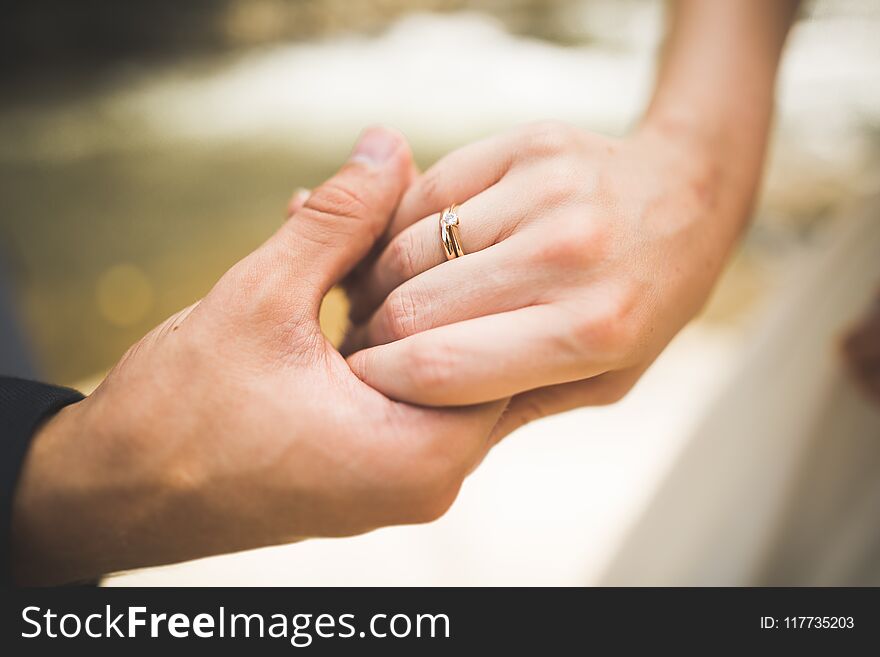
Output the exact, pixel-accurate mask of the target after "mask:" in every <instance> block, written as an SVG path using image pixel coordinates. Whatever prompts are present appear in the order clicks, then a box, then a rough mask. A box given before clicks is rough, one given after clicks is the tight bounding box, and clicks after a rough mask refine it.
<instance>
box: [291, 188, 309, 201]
mask: <svg viewBox="0 0 880 657" xmlns="http://www.w3.org/2000/svg"><path fill="white" fill-rule="evenodd" d="M311 195H312V190H311V189H306V188H305V187H300V188H299V189H297V190H296V192H294V194H293V202H294V203H297V204H303V203H305V202H306V201H308V200H309V196H311Z"/></svg>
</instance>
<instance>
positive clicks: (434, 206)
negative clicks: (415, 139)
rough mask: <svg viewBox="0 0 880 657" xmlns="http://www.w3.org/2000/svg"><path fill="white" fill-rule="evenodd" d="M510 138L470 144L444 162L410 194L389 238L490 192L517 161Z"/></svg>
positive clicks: (401, 208) (391, 226) (434, 167)
mask: <svg viewBox="0 0 880 657" xmlns="http://www.w3.org/2000/svg"><path fill="white" fill-rule="evenodd" d="M513 144H514V140H513V139H512V137H511V136H510V135H499V136H494V137H489V138H487V139H483V140H481V141H477V142H474V143H472V144H468V145H467V146H464V147H463V148H459V149H458V150H456V151H453V152H452V153H450V154H449V155H446V156H445V157H443V158H441V159H440V160H439V161H438V162H437V163H436V164H434V166H432V167H431V168H430V169H428V171H426V172H425V173H424V174H423V175H422V176H421V177H419V178H418V179H416V180H415V181H414V182H413V184H412V185H411V186H410V188H409V189H408V190H407V191H406V194H404V196H403V198H402V199H401V202H400V207H398V208H397V211H396V212H395V213H394V217H393V218H392V219H391V224H390V225H389V227H388V234H387V238H388V239H390V238H392V237H394V236H395V235H397V234H398V233H400V232H401V231H402V230H403V229H404V228H406V227H407V226H409V225H411V224H413V223H415V222H416V221H418V220H420V219H422V218H423V217H427V216H428V215H431V214H434V213H436V212H440V211H441V210H442V209H443V208H445V207H447V206H450V205H452V204H453V203H459V204H463V203H464V201H466V200H468V199H469V198H471V197H473V196H476V195H477V194H479V193H480V192H482V191H483V190H484V189H488V188H489V187H491V186H492V185H494V184H495V183H497V182H498V181H499V180H501V179H502V178H503V177H504V174H505V173H506V172H507V171H508V169H509V168H510V165H511V163H512V162H513V157H514V153H515V151H514V148H513Z"/></svg>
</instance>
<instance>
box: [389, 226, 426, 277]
mask: <svg viewBox="0 0 880 657" xmlns="http://www.w3.org/2000/svg"><path fill="white" fill-rule="evenodd" d="M418 246H419V244H418V241H417V240H416V236H415V234H414V232H413V231H412V230H404V231H403V232H402V233H400V234H399V235H397V236H396V237H395V238H394V239H393V240H391V243H390V244H389V245H388V249H389V252H388V266H389V269H390V270H391V273H392V274H393V275H394V276H395V277H396V280H398V281H406V280H409V279H410V278H412V277H413V276H415V275H416V274H418V273H419V272H418V271H417V270H416V263H415V256H414V253H415V249H417V248H418Z"/></svg>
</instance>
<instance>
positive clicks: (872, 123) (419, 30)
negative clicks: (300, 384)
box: [0, 0, 880, 585]
mask: <svg viewBox="0 0 880 657" xmlns="http://www.w3.org/2000/svg"><path fill="white" fill-rule="evenodd" d="M665 11H666V5H665V4H664V3H663V2H659V1H654V0H623V1H619V0H618V1H612V0H510V1H506V2H505V1H500V0H406V1H404V0H287V1H285V0H213V1H210V2H209V1H207V0H188V1H186V2H177V1H175V2H172V1H170V0H151V1H149V2H147V1H146V0H127V1H126V2H124V3H119V2H113V1H111V0H80V2H77V3H69V2H65V1H64V0H32V1H30V2H18V3H14V4H12V5H11V6H10V7H8V8H5V9H4V20H3V21H2V23H0V54H2V57H0V76H2V90H3V91H2V99H0V366H2V370H0V373H3V374H18V375H22V376H36V377H42V378H44V379H46V380H52V381H54V382H58V383H64V384H68V385H76V386H79V387H80V388H82V389H89V388H90V387H92V386H94V385H95V384H96V383H97V382H98V381H100V378H101V377H102V375H103V374H104V373H105V372H106V370H107V369H108V368H109V367H110V366H112V365H113V363H114V362H115V361H116V360H117V359H118V358H119V357H120V356H121V354H122V353H123V352H124V351H125V349H126V348H127V347H128V346H129V345H130V344H131V343H133V342H134V341H136V340H137V339H138V338H139V337H140V336H142V335H143V334H144V333H145V332H147V331H148V330H149V329H150V328H152V327H153V326H154V325H155V324H157V323H158V322H160V321H161V320H163V319H164V318H166V317H167V316H168V315H170V314H172V313H173V312H175V311H176V310H178V309H180V308H182V307H184V306H186V305H188V304H190V303H192V302H193V300H195V299H197V298H198V297H199V296H201V295H202V294H204V293H205V292H206V291H207V290H208V289H209V288H210V286H211V285H212V283H213V282H214V281H215V280H216V279H217V278H218V277H219V276H220V274H222V272H223V271H225V269H226V268H228V267H229V266H230V265H231V264H232V263H234V262H235V261H236V260H238V259H240V258H241V257H242V256H244V255H245V254H247V253H248V252H249V251H250V250H252V249H253V248H254V247H255V246H257V245H258V244H259V243H260V242H261V241H262V240H264V239H265V238H266V237H267V236H268V235H269V234H270V233H271V232H272V231H274V230H275V228H276V227H277V226H278V225H279V223H280V222H281V221H282V220H283V218H284V208H285V205H286V201H287V199H288V198H289V196H290V194H291V193H292V192H293V191H294V190H295V189H296V188H297V187H312V186H314V185H316V184H318V183H319V182H320V181H322V180H323V179H325V178H326V177H327V176H328V175H330V174H331V173H332V172H333V171H334V169H335V168H336V167H337V166H338V165H339V163H340V162H341V161H343V159H344V158H345V157H346V156H347V153H348V150H349V149H350V147H351V145H352V144H353V142H354V140H355V138H356V136H357V134H358V133H359V132H360V130H361V129H362V128H363V127H364V126H366V125H369V124H371V123H384V124H388V125H392V126H395V127H397V128H399V129H401V130H402V131H403V132H404V133H405V134H406V135H407V136H408V138H409V139H410V141H411V143H412V146H413V149H414V152H415V154H416V157H417V159H418V161H419V162H420V164H421V165H422V166H423V167H426V166H428V165H430V164H431V163H432V162H433V161H434V160H436V159H437V158H438V157H439V156H441V155H442V154H444V153H446V152H448V151H449V150H451V149H454V148H456V147H457V146H460V145H462V144H465V143H467V142H468V141H471V140H473V139H475V138H479V137H482V136H485V135H488V134H491V133H495V132H498V131H501V130H504V129H506V128H508V127H512V126H515V125H517V124H520V123H523V122H526V121H531V120H537V119H560V120H564V121H567V122H570V123H573V124H576V125H578V126H581V127H583V128H585V129H589V130H594V131H598V132H604V133H608V134H617V135H619V134H624V133H625V132H626V131H627V129H628V128H629V127H630V126H631V125H632V124H633V122H634V121H636V120H637V119H638V117H639V114H640V112H641V110H642V109H643V107H644V104H645V102H646V100H647V98H648V97H649V94H650V91H651V84H652V80H653V73H654V66H655V60H656V55H657V50H658V47H659V45H660V43H661V40H662V37H663V29H664V15H665ZM878 34H880V5H878V3H876V2H872V1H871V0H839V1H836V2H831V1H822V0H816V1H813V2H807V3H805V4H804V6H803V9H802V11H801V16H800V20H799V21H798V23H797V25H796V27H795V28H794V30H793V32H792V35H791V37H790V40H789V46H788V50H787V53H786V55H785V59H784V63H783V67H782V73H781V77H780V81H779V98H778V113H777V124H776V128H775V132H774V136H773V140H772V144H771V148H770V154H769V157H768V164H767V176H766V179H765V185H764V189H763V193H762V196H761V199H760V203H759V205H758V208H757V210H756V221H755V223H754V225H753V226H752V228H751V230H750V232H749V233H748V235H747V236H746V238H745V240H744V242H743V244H742V246H741V248H740V249H739V251H738V253H737V255H736V256H735V258H734V260H733V262H732V264H731V266H730V267H729V268H728V271H727V273H726V274H725V276H724V279H723V280H722V282H721V284H720V285H719V287H718V289H717V291H716V293H715V295H714V298H713V300H712V302H711V304H710V305H709V307H708V309H707V310H706V311H705V313H704V314H703V315H702V316H701V317H700V318H699V319H698V321H696V322H695V323H694V324H693V325H691V326H690V327H688V328H687V329H686V330H685V331H684V332H683V333H682V334H681V335H680V336H679V337H678V338H677V339H676V340H675V341H674V343H673V344H672V346H671V347H670V349H669V350H668V351H667V352H666V353H665V354H664V355H663V356H662V357H661V359H660V360H659V361H658V362H657V364H656V365H655V366H654V367H653V368H652V369H651V370H650V371H649V373H648V375H646V377H645V378H644V379H643V381H642V382H640V383H639V385H638V386H637V388H636V389H635V390H634V391H633V393H632V394H631V395H629V396H628V397H627V398H626V399H625V400H624V401H623V402H622V403H620V404H618V405H616V406H614V407H610V408H601V409H582V410H579V411H575V412H572V413H568V414H565V415H563V416H559V417H556V418H551V419H548V420H546V421H543V422H539V423H537V424H536V425H534V426H531V427H527V428H526V429H524V430H522V431H520V432H518V433H517V434H516V435H515V436H513V437H512V438H511V439H509V440H508V441H506V442H505V443H504V444H503V445H501V446H500V447H499V448H498V449H497V450H495V452H494V453H493V454H492V455H491V456H490V458H489V459H488V460H487V462H486V464H485V465H484V467H483V468H482V469H481V470H480V471H479V472H478V473H477V474H476V475H474V476H473V477H472V478H471V479H470V480H469V481H468V482H467V483H466V485H465V488H464V490H463V491H462V495H461V498H460V499H459V501H458V502H457V503H456V505H455V506H454V508H453V510H452V511H451V512H450V514H449V515H448V516H447V517H445V518H443V519H441V520H440V521H438V522H436V523H433V524H431V525H429V526H426V527H413V528H397V529H388V530H382V531H379V532H375V533H373V534H370V535H369V536H365V537H361V538H357V539H352V540H345V541H312V542H309V543H305V544H300V545H296V546H289V547H282V548H273V549H270V550H261V551H256V552H253V553H247V554H242V555H234V556H231V557H220V558H214V559H207V560H203V561H200V562H195V563H191V564H184V565H180V566H175V567H172V568H164V569H154V570H150V571H143V572H140V573H134V574H129V575H125V576H117V577H115V578H111V580H110V583H111V584H153V583H155V584H187V583H202V584H207V583H216V584H238V583H241V584H256V585H260V584H273V583H277V584H292V585H298V584H591V583H615V584H630V583H632V584H655V583H656V584H704V583H721V584H749V583H756V584H761V583H788V584H802V583H803V584H808V583H822V584H839V583H847V584H866V583H873V584H878V583H880V522H878V517H877V514H876V509H877V508H880V483H877V482H880V477H877V476H876V475H877V472H878V471H880V470H878V469H880V418H878V413H877V411H876V409H875V408H872V407H871V406H870V404H869V403H868V402H867V401H866V400H865V398H864V397H862V396H860V395H859V394H858V392H857V391H855V389H854V387H853V386H852V384H851V382H850V381H849V379H848V377H847V376H846V372H845V371H844V368H843V367H842V364H841V359H840V357H839V349H838V348H837V345H838V344H839V341H840V338H841V336H842V335H843V334H844V333H845V331H846V330H847V329H848V327H849V326H851V325H853V324H854V323H856V322H857V321H858V318H859V317H860V316H861V315H863V314H864V313H865V312H866V309H867V307H868V304H869V300H870V298H871V295H872V294H873V291H874V290H875V289H876V287H877V284H878V283H880V231H878V225H880V216H878V214H880V200H878V192H880V148H878V146H880V77H878V75H877V71H878V70H880V41H878V39H877V35H878ZM344 303H345V302H344V299H343V298H342V296H341V295H334V296H333V297H331V298H330V299H329V302H328V303H327V304H326V307H325V313H324V317H323V319H324V320H325V322H324V323H325V328H326V330H327V332H328V333H329V334H331V335H332V336H339V335H341V334H342V332H343V331H344V325H343V317H344V313H345V308H344ZM844 482H845V483H844ZM854 482H855V483H854ZM807 508H812V512H811V513H807V512H806V511H805V509H807ZM808 517H809V518H810V519H809V520H807V518H808Z"/></svg>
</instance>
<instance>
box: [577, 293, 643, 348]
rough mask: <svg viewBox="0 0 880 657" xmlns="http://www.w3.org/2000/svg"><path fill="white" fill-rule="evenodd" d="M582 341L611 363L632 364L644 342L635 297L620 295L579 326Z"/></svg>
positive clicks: (580, 340)
mask: <svg viewBox="0 0 880 657" xmlns="http://www.w3.org/2000/svg"><path fill="white" fill-rule="evenodd" d="M576 334H577V336H578V341H579V342H580V343H581V344H582V345H584V347H585V348H586V349H588V350H589V351H590V352H591V353H598V354H599V356H600V357H601V358H602V359H603V360H606V361H608V362H611V363H614V364H620V363H623V362H628V360H629V359H630V357H631V355H632V354H633V352H634V351H635V350H636V348H637V346H638V345H639V344H640V342H641V322H640V318H639V315H638V313H637V304H636V302H635V298H634V295H630V294H628V293H618V294H616V295H614V296H613V297H612V298H611V299H610V300H609V301H608V302H606V304H605V305H604V307H603V308H602V309H601V310H599V311H598V312H595V313H591V314H590V315H589V316H588V317H587V318H585V319H582V320H581V322H580V323H579V325H578V326H577V330H576Z"/></svg>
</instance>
